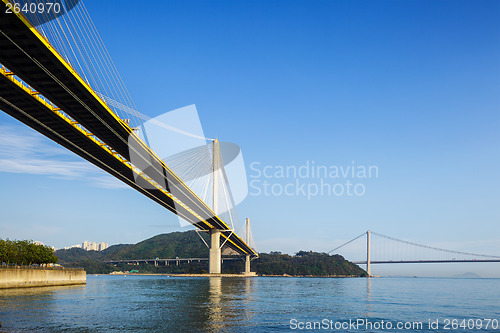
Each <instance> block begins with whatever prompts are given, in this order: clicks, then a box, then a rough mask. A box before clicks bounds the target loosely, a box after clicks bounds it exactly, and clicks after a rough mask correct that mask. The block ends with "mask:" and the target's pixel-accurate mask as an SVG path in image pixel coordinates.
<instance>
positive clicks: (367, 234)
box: [366, 230, 372, 277]
mask: <svg viewBox="0 0 500 333" xmlns="http://www.w3.org/2000/svg"><path fill="white" fill-rule="evenodd" d="M370 237H371V231H370V230H368V231H367V232H366V272H367V273H368V276H369V277H370V276H372V269H371V267H370V265H371V259H370V246H371V244H370Z"/></svg>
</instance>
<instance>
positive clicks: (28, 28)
mask: <svg viewBox="0 0 500 333" xmlns="http://www.w3.org/2000/svg"><path fill="white" fill-rule="evenodd" d="M1 3H2V4H9V3H12V1H10V0H2V2H1ZM75 8H76V7H75ZM75 10H77V9H74V10H73V11H75ZM80 10H81V9H80ZM74 15H76V14H74ZM70 17H71V16H68V19H66V18H64V17H62V18H55V19H54V21H57V23H59V26H61V27H63V26H64V24H66V26H67V27H68V29H69V28H71V29H72V30H73V31H72V32H71V37H72V38H73V42H78V41H79V40H80V38H79V37H78V40H77V38H75V37H74V36H79V35H78V33H80V32H79V31H78V30H82V29H84V28H85V27H86V24H87V23H85V22H84V23H83V25H80V28H78V26H77V22H76V21H75V22H71V21H69V19H70ZM86 19H87V20H88V18H86ZM59 20H61V22H59ZM63 20H64V21H63ZM32 21H33V19H31V21H30V20H29V19H28V18H27V17H26V16H24V15H23V13H22V12H17V13H16V12H12V13H6V11H5V10H1V11H0V110H2V111H4V112H5V113H7V114H9V115H10V116H12V117H14V118H16V119H17V120H19V121H21V122H22V123H24V124H26V125H27V126H29V127H31V128H33V129H35V130H36V131H38V132H40V133H41V134H43V135H45V136H47V137H48V138H50V139H52V140H53V141H55V142H56V143H58V144H60V145H61V146H63V147H65V148H66V149H68V150H70V151H72V152H74V153H75V154H77V155H79V156H80V157H82V158H84V159H85V160H87V161H89V162H90V163H92V164H94V165H96V166H97V167H99V168H101V169H102V170H104V171H106V172H107V173H109V174H111V175H112V176H114V177H115V178H117V179H118V180H120V181H122V182H124V183H125V184H127V185H128V186H130V187H132V188H134V189H135V190H137V191H138V192H140V193H141V194H143V195H145V196H147V197H148V198H150V199H151V200H153V201H155V202H156V203H158V204H160V205H161V206H163V207H164V208H166V209H168V210H169V211H171V212H172V213H174V214H176V215H177V216H179V217H181V218H182V219H183V220H185V221H187V222H189V223H191V224H192V225H193V226H195V227H196V229H197V230H200V231H203V232H207V233H209V234H210V244H207V246H208V247H209V272H210V273H221V248H222V247H223V246H226V247H227V248H230V249H231V250H232V251H234V252H233V253H237V254H239V255H242V256H245V258H246V259H245V260H246V265H245V268H246V270H247V271H246V272H247V273H249V272H250V259H251V258H254V257H257V256H258V253H257V251H256V250H255V249H254V248H253V247H252V246H250V244H249V243H250V240H249V232H247V235H246V239H245V240H244V239H243V238H241V237H240V236H239V235H238V234H237V233H236V232H235V228H234V225H232V223H230V222H228V221H227V220H223V219H222V218H221V217H220V214H219V212H220V211H221V208H220V207H217V201H218V199H217V198H219V196H220V195H219V194H218V191H220V190H221V189H220V187H221V186H223V185H224V184H222V185H219V184H220V183H221V182H223V180H224V168H223V163H222V161H221V157H220V150H219V142H218V141H217V140H214V141H213V142H212V143H211V144H210V145H208V146H207V149H209V150H210V154H211V156H212V169H213V177H212V185H213V191H214V194H213V200H212V201H213V202H212V205H209V204H208V203H207V202H205V201H204V200H202V199H201V198H200V196H199V195H198V194H197V193H195V191H193V190H192V189H191V188H190V186H188V185H187V184H186V183H185V182H184V181H183V179H182V178H181V177H180V176H179V175H178V174H176V172H175V171H174V170H172V168H171V167H169V166H168V165H167V164H166V163H165V162H164V161H163V160H162V159H160V157H158V156H157V154H156V153H155V152H154V151H153V149H152V148H151V147H150V146H149V145H148V144H147V143H146V142H147V140H143V139H141V137H139V135H138V134H137V133H136V130H135V128H134V127H132V126H131V125H130V124H129V121H130V120H129V119H125V117H119V116H118V112H117V110H116V109H113V107H112V105H111V103H109V101H108V102H107V101H106V100H105V98H103V97H102V96H103V95H102V93H101V92H99V91H96V90H95V85H94V87H92V86H91V84H90V83H89V80H88V73H87V75H82V74H81V71H80V72H78V71H77V70H76V69H75V63H78V64H79V63H80V61H82V60H81V59H80V61H78V59H77V61H76V62H75V61H73V63H70V61H69V60H68V58H69V57H70V56H71V52H72V53H73V54H74V53H75V52H81V55H82V56H83V55H85V54H86V53H87V52H88V53H90V52H92V50H85V45H77V46H76V47H75V46H73V47H71V45H69V46H70V48H69V49H68V50H69V51H68V50H67V51H66V52H65V51H64V49H65V48H67V46H64V45H63V46H64V47H63V46H61V43H63V42H64V40H63V37H61V35H62V34H60V33H57V34H56V33H52V34H51V33H50V31H51V30H50V29H54V28H57V27H56V24H55V23H54V26H50V20H49V21H48V23H47V24H49V25H48V26H46V29H47V30H38V28H37V27H35V26H34V23H33V22H32ZM68 21H69V22H68ZM75 26H76V27H77V28H75ZM68 35H70V34H69V33H68V34H66V33H65V34H64V38H66V40H68V38H69V37H68ZM49 38H52V39H54V38H59V40H58V39H56V41H58V42H57V43H56V44H57V45H59V48H58V49H56V45H53V44H51V43H50V42H49ZM90 39H93V38H90ZM94 39H95V38H94ZM68 43H69V41H68ZM75 50H76V51H75ZM82 50H83V51H82ZM94 51H95V50H94ZM106 52H107V51H106ZM63 54H64V56H63ZM91 65H93V64H91ZM95 71H97V70H94V72H95ZM145 141H146V142H145ZM168 144H175V142H171V143H168ZM132 159H134V162H132ZM217 175H219V176H217ZM217 177H218V178H217ZM231 222H232V221H231ZM247 226H248V223H247Z"/></svg>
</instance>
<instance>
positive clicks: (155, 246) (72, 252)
mask: <svg viewBox="0 0 500 333" xmlns="http://www.w3.org/2000/svg"><path fill="white" fill-rule="evenodd" d="M200 234H201V233H200ZM202 236H205V235H204V234H202ZM205 237H206V236H205ZM206 238H207V239H206V241H208V237H206ZM207 251H208V250H207V246H206V245H205V244H204V243H203V242H202V241H201V239H200V237H199V236H198V235H197V234H196V231H186V232H172V233H169V234H161V235H157V236H154V237H152V238H149V239H146V240H144V241H142V242H139V243H137V244H119V245H112V246H110V247H109V248H107V249H106V250H104V251H100V252H99V251H86V250H83V249H79V248H72V249H69V250H57V251H56V252H55V255H56V256H57V257H58V258H59V261H60V262H61V263H70V262H75V261H81V260H98V261H106V260H121V259H153V258H175V257H179V258H205V257H207Z"/></svg>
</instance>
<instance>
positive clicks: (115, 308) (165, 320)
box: [0, 275, 500, 332]
mask: <svg viewBox="0 0 500 333" xmlns="http://www.w3.org/2000/svg"><path fill="white" fill-rule="evenodd" d="M453 319H456V321H454V322H453V321H452V320H453ZM462 319H466V320H469V319H471V320H473V321H470V320H469V321H468V322H462V323H465V324H467V323H468V325H469V326H468V327H467V328H464V327H463V326H462V327H455V328H456V329H453V327H452V325H454V323H455V324H456V325H460V323H461V321H462ZM483 319H494V320H493V321H491V322H490V323H489V327H488V328H487V329H485V325H486V323H487V322H486V321H484V320H483ZM357 320H359V321H357ZM363 320H368V321H370V323H371V325H372V326H369V325H370V324H365V325H363V324H362V321H363ZM429 320H430V321H431V323H433V324H434V323H435V322H436V320H439V322H438V323H439V328H438V329H434V328H435V326H433V327H432V328H429ZM446 320H449V325H448V328H449V329H446V327H445V324H446ZM349 321H351V322H349ZM355 321H356V323H359V324H360V326H356V327H354V326H353V323H354V322H355ZM498 321H500V279H444V278H371V279H365V278H348V279H334V278H272V277H258V278H247V279H245V278H215V277H214V278H181V277H164V276H130V275H129V276H88V279H87V285H86V286H76V287H47V288H36V289H17V290H2V291H0V322H1V324H2V328H1V329H0V332H33V331H34V332H118V331H119V332H285V331H298V330H300V328H302V327H304V330H305V329H306V328H307V327H309V326H307V325H314V322H317V323H316V328H317V329H318V330H320V331H321V328H323V330H324V329H327V330H331V331H340V332H397V331H401V330H398V329H397V326H396V325H398V323H401V324H400V325H407V326H406V327H407V328H409V329H407V330H405V331H406V332H417V331H418V332H428V331H432V332H454V331H456V332H495V331H496V332H500V327H498V328H496V329H495V322H496V323H498ZM418 322H421V323H422V327H421V328H420V327H418ZM480 322H481V325H482V328H481V329H479V323H480ZM308 323H309V324H308ZM326 323H328V324H326ZM382 323H383V324H382ZM414 323H415V324H414ZM320 324H322V326H321V325H320ZM302 325H303V326H302ZM342 325H343V326H342ZM367 325H368V326H367ZM377 325H378V326H377ZM382 325H383V326H382ZM389 325H391V326H392V327H389ZM409 325H414V326H413V327H412V328H410V326H409ZM311 327H313V328H314V326H311ZM403 327H404V326H403ZM293 328H295V329H293ZM336 328H337V329H336ZM308 331H310V330H308Z"/></svg>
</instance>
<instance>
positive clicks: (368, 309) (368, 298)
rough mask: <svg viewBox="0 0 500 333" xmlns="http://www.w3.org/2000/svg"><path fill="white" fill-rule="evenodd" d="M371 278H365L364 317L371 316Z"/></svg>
mask: <svg viewBox="0 0 500 333" xmlns="http://www.w3.org/2000/svg"><path fill="white" fill-rule="evenodd" d="M372 312H373V308H372V278H366V316H367V317H370V316H371V315H372Z"/></svg>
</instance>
